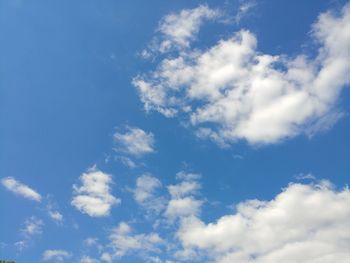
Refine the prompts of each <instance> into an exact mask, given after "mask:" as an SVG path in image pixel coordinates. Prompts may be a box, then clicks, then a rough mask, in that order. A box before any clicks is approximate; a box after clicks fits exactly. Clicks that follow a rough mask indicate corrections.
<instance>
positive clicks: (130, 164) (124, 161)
mask: <svg viewBox="0 0 350 263" xmlns="http://www.w3.org/2000/svg"><path fill="white" fill-rule="evenodd" d="M116 159H117V160H119V161H120V162H121V163H122V164H124V165H125V166H126V167H128V168H130V169H134V168H136V167H137V165H136V163H135V162H134V161H133V160H131V159H130V158H128V157H125V156H117V157H116Z"/></svg>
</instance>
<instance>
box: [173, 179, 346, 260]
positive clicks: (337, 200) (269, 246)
mask: <svg viewBox="0 0 350 263" xmlns="http://www.w3.org/2000/svg"><path fill="white" fill-rule="evenodd" d="M349 218H350V192H349V189H344V190H342V191H336V190H335V189H333V188H332V186H331V185H330V183H329V182H322V183H321V184H319V185H305V184H290V185H289V186H288V187H287V188H286V189H284V191H283V192H282V193H280V194H278V195H277V196H276V197H275V198H274V199H273V200H271V201H259V200H248V201H246V202H242V203H240V204H238V205H237V208H236V213H235V214H232V215H225V216H223V217H221V218H219V219H218V220H217V221H216V222H212V223H207V224H206V223H204V222H203V221H202V220H201V219H199V218H198V217H195V216H192V217H187V218H184V219H183V220H182V221H181V227H180V229H179V231H178V233H177V237H178V238H179V240H180V241H181V243H182V245H183V248H184V250H187V251H191V252H192V253H193V252H194V251H197V252H198V253H197V255H201V256H204V257H205V258H208V257H209V258H211V259H213V260H214V261H215V262H220V263H226V262H227V263H228V262H230V263H231V262H240V263H278V262H286V263H296V262H298V263H304V262H305V263H306V262H307V263H310V262H312V263H321V262H322V263H332V262H341V263H346V262H348V260H349V258H350V251H349V247H350V221H349Z"/></svg>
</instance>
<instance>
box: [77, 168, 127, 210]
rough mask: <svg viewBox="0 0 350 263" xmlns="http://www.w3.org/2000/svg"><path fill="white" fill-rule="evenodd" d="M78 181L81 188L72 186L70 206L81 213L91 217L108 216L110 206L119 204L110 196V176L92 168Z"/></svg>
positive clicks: (116, 199)
mask: <svg viewBox="0 0 350 263" xmlns="http://www.w3.org/2000/svg"><path fill="white" fill-rule="evenodd" d="M79 179H80V182H81V186H77V185H73V189H74V197H73V200H72V202H71V204H72V205H73V206H74V207H75V208H77V209H78V210H79V211H81V212H82V213H85V214H88V215H89V216H93V217H102V216H108V215H109V214H110V211H111V209H112V206H113V205H116V204H119V203H120V202H121V201H120V199H118V198H116V197H114V196H113V195H112V194H111V184H113V180H112V176H111V175H110V174H107V173H104V172H102V171H100V170H97V168H96V167H93V168H91V169H89V170H88V171H87V172H86V173H83V174H82V175H81V176H80V178H79Z"/></svg>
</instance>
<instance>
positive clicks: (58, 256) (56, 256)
mask: <svg viewBox="0 0 350 263" xmlns="http://www.w3.org/2000/svg"><path fill="white" fill-rule="evenodd" d="M70 257H71V253H70V252H68V251H66V250H61V249H52V250H51V249H49V250H45V251H44V253H43V256H42V258H43V260H44V261H54V262H64V261H65V260H67V259H68V258H70Z"/></svg>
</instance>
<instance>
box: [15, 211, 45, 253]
mask: <svg viewBox="0 0 350 263" xmlns="http://www.w3.org/2000/svg"><path fill="white" fill-rule="evenodd" d="M43 225H44V223H43V221H42V220H41V219H39V218H37V217H35V216H31V217H29V218H28V219H26V220H25V222H24V226H23V227H22V228H21V229H20V232H21V235H22V237H23V239H22V240H19V241H17V242H15V243H14V245H15V247H16V248H17V249H18V250H20V251H21V250H23V249H24V248H26V247H28V245H29V244H30V243H31V242H32V241H33V239H34V237H35V236H38V235H41V234H42V232H43V229H42V228H43Z"/></svg>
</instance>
